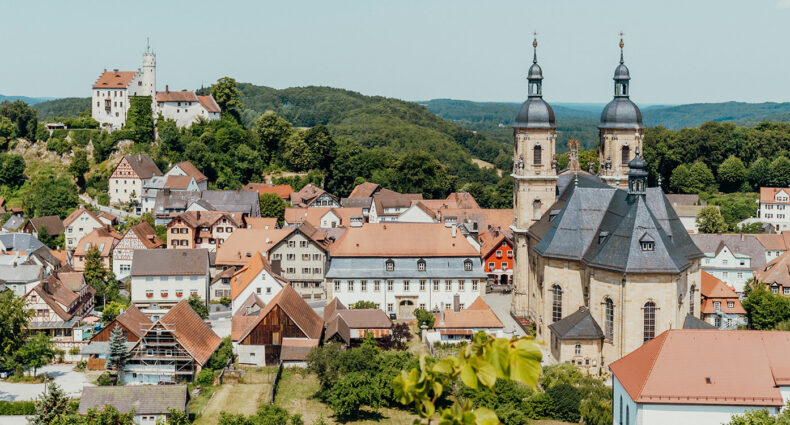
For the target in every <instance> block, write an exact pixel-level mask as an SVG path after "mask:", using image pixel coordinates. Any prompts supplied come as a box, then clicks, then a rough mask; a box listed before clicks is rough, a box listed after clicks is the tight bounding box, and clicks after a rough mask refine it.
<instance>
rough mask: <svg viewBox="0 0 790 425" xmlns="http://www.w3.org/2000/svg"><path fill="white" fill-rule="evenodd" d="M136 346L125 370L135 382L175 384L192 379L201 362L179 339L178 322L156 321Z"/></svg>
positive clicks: (145, 330)
mask: <svg viewBox="0 0 790 425" xmlns="http://www.w3.org/2000/svg"><path fill="white" fill-rule="evenodd" d="M143 332H144V335H143V337H142V338H140V342H139V343H138V344H137V345H136V346H135V347H134V348H133V349H132V351H131V353H130V354H131V355H130V358H129V362H128V363H127V365H126V369H125V373H126V374H127V376H131V380H132V381H134V382H142V383H147V384H175V383H181V382H184V381H191V380H192V379H193V378H194V376H195V374H196V373H197V362H196V361H195V359H194V358H193V357H192V355H191V354H190V353H189V351H187V350H186V349H185V348H184V347H183V346H182V345H181V344H180V343H179V342H178V336H177V333H176V325H175V324H165V323H162V322H156V323H155V324H153V325H150V326H148V327H147V328H144V329H143Z"/></svg>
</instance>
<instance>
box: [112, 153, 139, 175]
mask: <svg viewBox="0 0 790 425" xmlns="http://www.w3.org/2000/svg"><path fill="white" fill-rule="evenodd" d="M110 178H114V179H118V178H120V179H139V178H140V176H138V175H137V172H135V171H134V168H132V165H131V164H129V161H128V160H127V159H126V158H123V159H121V162H119V163H118V165H117V166H116V167H115V170H113V172H112V175H111V176H110Z"/></svg>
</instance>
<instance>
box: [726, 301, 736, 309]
mask: <svg viewBox="0 0 790 425" xmlns="http://www.w3.org/2000/svg"><path fill="white" fill-rule="evenodd" d="M734 307H735V301H727V308H734Z"/></svg>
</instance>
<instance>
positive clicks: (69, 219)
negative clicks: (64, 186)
mask: <svg viewBox="0 0 790 425" xmlns="http://www.w3.org/2000/svg"><path fill="white" fill-rule="evenodd" d="M83 213H85V214H88V215H89V216H90V217H91V218H93V219H94V220H96V222H97V223H99V224H102V223H103V222H102V221H101V219H99V216H98V214H96V213H95V212H93V211H91V210H89V209H87V208H85V207H84V206H82V205H80V207H79V208H77V209H76V210H74V211H73V212H72V213H71V214H69V216H68V217H66V219H65V220H63V227H68V226H69V225H70V224H71V223H73V222H74V220H76V219H77V218H79V216H81V215H82V214H83Z"/></svg>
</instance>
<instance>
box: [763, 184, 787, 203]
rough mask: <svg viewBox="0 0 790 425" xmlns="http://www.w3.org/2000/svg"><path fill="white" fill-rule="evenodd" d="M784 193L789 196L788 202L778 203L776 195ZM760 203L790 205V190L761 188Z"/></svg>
mask: <svg viewBox="0 0 790 425" xmlns="http://www.w3.org/2000/svg"><path fill="white" fill-rule="evenodd" d="M781 191H784V192H785V193H786V194H787V195H788V200H787V201H784V202H782V201H777V200H776V194H777V193H779V192H781ZM760 203H761V204H790V188H788V187H761V188H760Z"/></svg>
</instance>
